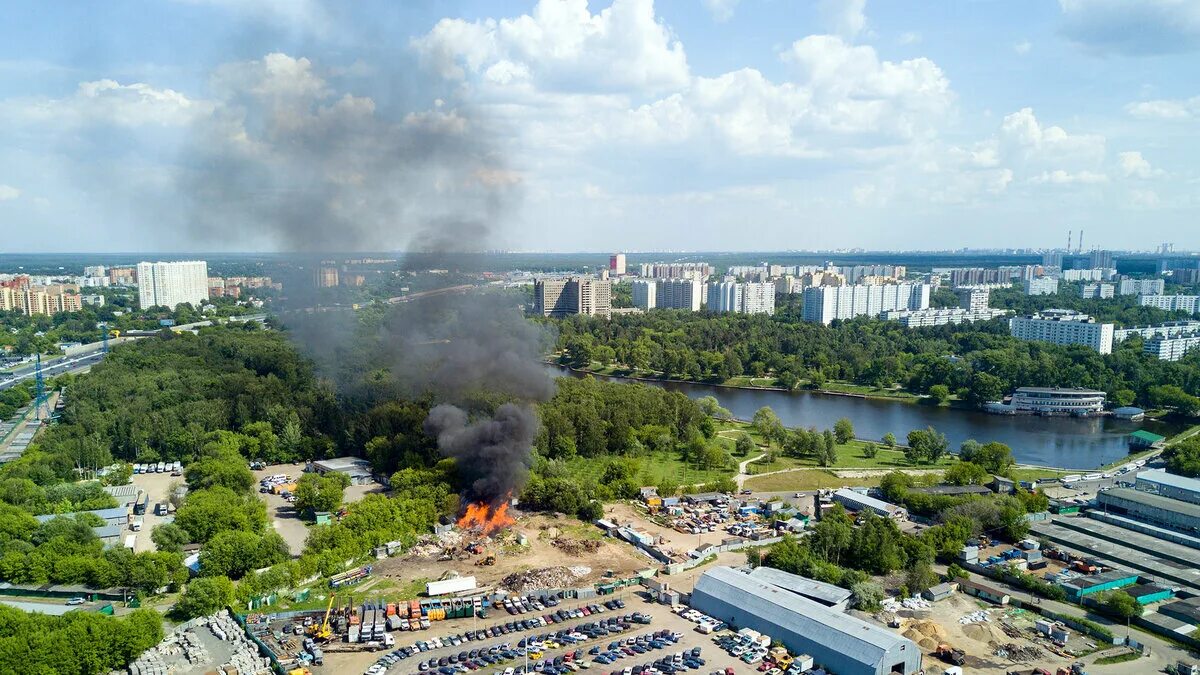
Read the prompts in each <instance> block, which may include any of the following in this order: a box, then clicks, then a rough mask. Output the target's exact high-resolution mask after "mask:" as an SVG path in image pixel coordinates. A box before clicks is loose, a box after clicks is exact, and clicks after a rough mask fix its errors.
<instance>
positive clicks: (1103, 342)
mask: <svg viewBox="0 0 1200 675" xmlns="http://www.w3.org/2000/svg"><path fill="white" fill-rule="evenodd" d="M1008 330H1009V333H1010V334H1011V335H1012V336H1013V337H1015V338H1018V339H1020V340H1033V341H1036V342H1050V343H1053V344H1056V345H1084V346H1087V347H1091V348H1092V349H1094V350H1096V351H1097V352H1099V353H1101V354H1111V353H1112V345H1113V324H1111V323H1097V322H1096V320H1095V319H1093V318H1092V317H1090V316H1088V315H1087V314H1080V313H1079V312H1076V311H1072V310H1069V309H1047V310H1045V311H1043V312H1039V313H1037V314H1032V315H1029V316H1015V317H1013V318H1011V319H1009V321H1008Z"/></svg>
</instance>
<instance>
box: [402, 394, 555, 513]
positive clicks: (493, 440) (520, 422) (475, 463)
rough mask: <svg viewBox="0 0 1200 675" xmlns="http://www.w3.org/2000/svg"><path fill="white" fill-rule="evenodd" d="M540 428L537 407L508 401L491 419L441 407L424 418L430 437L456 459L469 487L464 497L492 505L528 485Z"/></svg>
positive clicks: (449, 455)
mask: <svg viewBox="0 0 1200 675" xmlns="http://www.w3.org/2000/svg"><path fill="white" fill-rule="evenodd" d="M537 429H538V421H537V415H536V414H534V412H533V409H532V408H531V407H529V406H528V405H525V404H520V405H519V404H515V403H505V404H503V405H501V406H500V407H499V408H497V409H496V414H495V415H494V416H493V417H492V418H491V419H482V420H478V421H475V422H471V421H470V419H469V418H468V416H467V413H466V412H465V411H463V410H462V409H461V408H458V407H456V406H452V405H448V404H442V405H439V406H437V407H435V408H434V409H433V410H430V411H429V417H427V418H426V419H425V433H427V434H429V435H431V436H434V437H436V438H437V442H438V448H440V449H441V451H442V453H443V454H444V455H446V456H447V457H453V458H454V459H455V465H456V466H457V467H458V473H459V476H460V478H462V479H463V480H464V482H465V483H466V484H467V485H468V486H469V487H468V488H467V489H468V494H466V495H464V496H465V497H467V498H468V499H469V500H470V501H472V502H484V503H487V504H488V505H490V506H497V505H499V503H500V502H501V501H503V500H504V498H505V497H506V496H507V495H509V494H510V493H512V492H513V491H514V490H516V489H518V488H520V486H522V485H524V484H525V481H526V479H527V478H528V477H529V469H530V467H531V466H532V465H533V453H532V450H531V448H532V445H533V437H534V436H535V435H536V434H537Z"/></svg>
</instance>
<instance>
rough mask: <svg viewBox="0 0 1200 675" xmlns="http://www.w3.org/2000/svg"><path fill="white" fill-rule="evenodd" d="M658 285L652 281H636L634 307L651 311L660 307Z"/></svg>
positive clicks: (634, 282) (634, 283)
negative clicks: (657, 301)
mask: <svg viewBox="0 0 1200 675" xmlns="http://www.w3.org/2000/svg"><path fill="white" fill-rule="evenodd" d="M656 300H658V283H657V282H655V281H653V280H652V279H634V281H633V306H634V307H637V308H639V309H642V310H644V311H647V312H648V311H650V310H652V309H654V308H655V307H657V306H658V304H657V303H656Z"/></svg>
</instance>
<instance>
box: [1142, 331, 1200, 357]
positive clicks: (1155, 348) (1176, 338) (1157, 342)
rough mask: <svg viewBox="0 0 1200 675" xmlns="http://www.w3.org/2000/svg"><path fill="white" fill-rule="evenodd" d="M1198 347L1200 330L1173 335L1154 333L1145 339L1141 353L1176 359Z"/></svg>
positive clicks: (1199, 344) (1199, 345)
mask: <svg viewBox="0 0 1200 675" xmlns="http://www.w3.org/2000/svg"><path fill="white" fill-rule="evenodd" d="M1196 348H1200V330H1194V331H1192V332H1190V333H1176V334H1174V335H1156V336H1154V337H1152V338H1150V339H1149V340H1146V343H1145V345H1144V346H1143V347H1142V353H1143V354H1149V355H1151V356H1153V357H1155V358H1157V359H1161V360H1163V361H1178V360H1179V359H1182V358H1183V356H1184V354H1186V353H1188V352H1189V351H1191V350H1193V349H1196Z"/></svg>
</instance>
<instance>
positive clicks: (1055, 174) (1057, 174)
mask: <svg viewBox="0 0 1200 675" xmlns="http://www.w3.org/2000/svg"><path fill="white" fill-rule="evenodd" d="M1029 182H1031V183H1053V184H1055V185H1070V184H1072V183H1078V184H1082V185H1097V184H1100V183H1107V182H1108V176H1106V175H1104V174H1102V173H1096V172H1094V171H1080V172H1078V173H1071V172H1069V171H1064V170H1062V169H1055V170H1054V171H1043V172H1042V173H1041V174H1038V175H1036V176H1033V177H1032V178H1030V179H1029Z"/></svg>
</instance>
